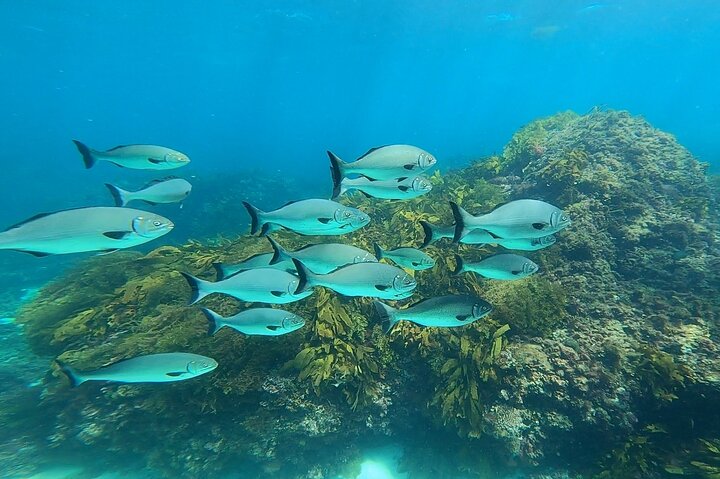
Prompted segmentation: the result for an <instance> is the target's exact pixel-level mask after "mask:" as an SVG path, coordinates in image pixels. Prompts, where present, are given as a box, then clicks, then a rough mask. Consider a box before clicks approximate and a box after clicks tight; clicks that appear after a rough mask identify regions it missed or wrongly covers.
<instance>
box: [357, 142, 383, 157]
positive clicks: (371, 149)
mask: <svg viewBox="0 0 720 479" xmlns="http://www.w3.org/2000/svg"><path fill="white" fill-rule="evenodd" d="M386 146H389V145H383V146H376V147H375V148H370V149H369V150H368V151H366V152H365V154H364V155H363V156H361V157H360V158H358V160H362V159H363V158H365V157H366V156H368V155H369V154H370V153H372V152H373V151H375V150H379V149H380V148H385V147H386Z"/></svg>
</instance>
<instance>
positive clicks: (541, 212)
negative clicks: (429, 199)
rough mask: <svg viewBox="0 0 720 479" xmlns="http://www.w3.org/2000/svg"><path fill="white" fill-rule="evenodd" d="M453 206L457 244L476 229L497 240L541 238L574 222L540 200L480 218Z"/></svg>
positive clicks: (504, 207) (511, 205) (522, 202)
mask: <svg viewBox="0 0 720 479" xmlns="http://www.w3.org/2000/svg"><path fill="white" fill-rule="evenodd" d="M450 206H451V207H452V211H453V216H454V217H455V235H454V237H453V241H455V242H458V241H459V240H460V239H461V238H462V237H463V236H465V235H466V234H467V233H469V232H470V231H471V230H473V229H476V228H482V229H484V230H486V231H487V232H488V233H490V234H491V235H493V236H494V237H496V238H503V239H514V238H539V237H541V236H547V235H549V234H552V233H555V232H558V231H560V230H562V229H563V228H567V227H568V226H570V223H571V221H570V218H568V217H567V215H566V214H565V213H563V211H562V210H561V209H560V208H558V207H556V206H553V205H551V204H549V203H545V202H544V201H539V200H515V201H511V202H509V203H505V204H504V205H501V206H498V207H497V208H495V209H494V210H492V211H491V212H490V213H488V214H485V215H480V216H473V215H471V214H470V213H468V212H467V211H465V210H464V209H462V208H461V207H460V206H458V205H457V204H456V203H453V202H452V201H451V202H450Z"/></svg>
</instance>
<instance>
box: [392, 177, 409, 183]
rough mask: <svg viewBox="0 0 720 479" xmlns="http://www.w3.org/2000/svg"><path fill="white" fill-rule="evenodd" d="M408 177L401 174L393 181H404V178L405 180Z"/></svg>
mask: <svg viewBox="0 0 720 479" xmlns="http://www.w3.org/2000/svg"><path fill="white" fill-rule="evenodd" d="M408 178H409V177H408V176H401V177H400V178H395V181H397V182H398V183H400V182H401V181H405V180H407V179H408Z"/></svg>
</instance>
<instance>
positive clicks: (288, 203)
mask: <svg viewBox="0 0 720 479" xmlns="http://www.w3.org/2000/svg"><path fill="white" fill-rule="evenodd" d="M298 201H300V200H290V201H288V202H287V203H285V204H284V205H282V206H281V207H280V208H285V207H286V206H288V205H291V204H293V203H297V202H298ZM280 208H278V209H280Z"/></svg>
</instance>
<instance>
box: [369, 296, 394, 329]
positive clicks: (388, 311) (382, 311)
mask: <svg viewBox="0 0 720 479" xmlns="http://www.w3.org/2000/svg"><path fill="white" fill-rule="evenodd" d="M373 306H375V313H376V314H377V317H378V319H379V320H380V324H382V328H383V331H385V334H388V333H389V332H390V331H391V330H392V328H393V327H394V326H395V325H396V324H397V323H398V321H400V320H399V319H396V318H395V313H397V309H395V308H391V307H390V306H388V305H387V304H385V303H381V302H380V301H373Z"/></svg>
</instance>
